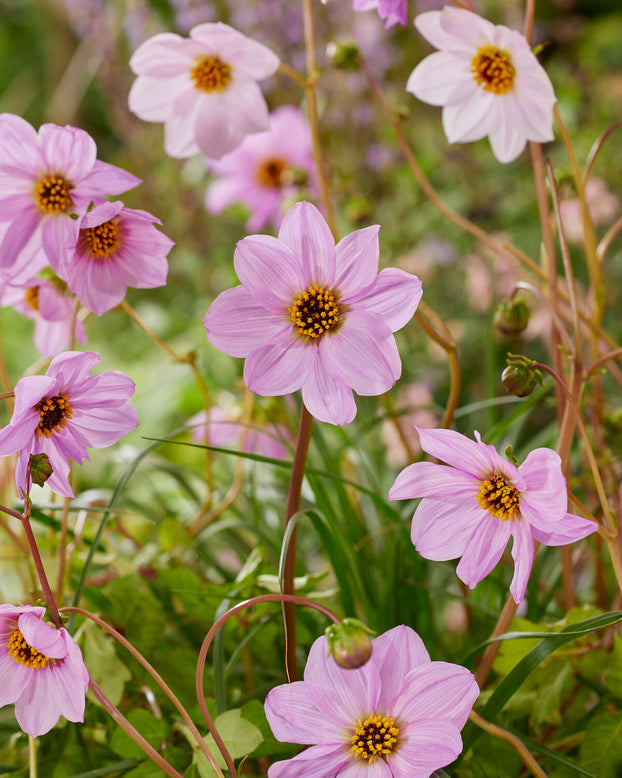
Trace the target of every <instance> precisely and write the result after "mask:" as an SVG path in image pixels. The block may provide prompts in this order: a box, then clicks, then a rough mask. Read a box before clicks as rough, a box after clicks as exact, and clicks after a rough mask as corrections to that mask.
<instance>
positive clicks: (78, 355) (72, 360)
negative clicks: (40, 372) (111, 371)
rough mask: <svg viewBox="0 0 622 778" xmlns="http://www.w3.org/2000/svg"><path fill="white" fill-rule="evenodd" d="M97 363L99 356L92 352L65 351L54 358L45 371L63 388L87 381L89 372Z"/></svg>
mask: <svg viewBox="0 0 622 778" xmlns="http://www.w3.org/2000/svg"><path fill="white" fill-rule="evenodd" d="M98 363H99V354H97V353H95V352H94V351H85V352H81V351H66V352H65V353H63V354H59V355H58V356H57V357H55V358H54V359H53V360H52V362H51V363H50V366H49V368H48V371H47V375H48V376H52V377H54V378H56V379H57V380H58V381H59V382H60V384H61V385H62V386H63V387H67V386H69V385H71V384H80V383H82V382H83V381H88V379H89V378H91V376H89V371H90V370H91V369H92V368H93V367H95V365H97V364H98Z"/></svg>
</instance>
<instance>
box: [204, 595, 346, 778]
mask: <svg viewBox="0 0 622 778" xmlns="http://www.w3.org/2000/svg"><path fill="white" fill-rule="evenodd" d="M262 602H291V603H297V604H298V605H308V606H309V607H310V608H315V610H317V611H319V612H320V613H323V614H324V615H325V616H326V617H327V618H329V619H330V620H331V621H332V622H334V623H335V624H339V623H340V622H339V619H338V618H337V617H336V616H335V614H334V613H332V612H331V611H329V610H328V608H324V606H323V605H318V604H317V603H315V602H312V601H311V600H307V599H305V598H304V597H297V596H296V595H294V594H263V595H261V596H260V597H252V598H251V599H250V600H244V602H240V603H238V604H237V605H234V606H233V608H230V609H229V610H228V611H227V612H226V613H223V615H222V616H221V617H220V618H219V619H217V620H216V621H215V622H214V624H213V625H212V626H211V628H210V630H209V632H208V633H207V635H206V636H205V639H204V640H203V643H202V645H201V650H200V651H199V658H198V660H197V672H196V693H197V700H198V703H199V708H200V709H201V713H202V715H203V718H204V719H205V723H206V724H207V728H208V729H209V731H210V733H211V735H212V737H213V738H214V741H215V742H216V745H217V746H218V748H219V749H220V753H221V754H222V756H223V758H224V760H225V762H226V764H227V770H229V778H237V773H236V771H235V765H234V764H233V760H232V759H231V755H230V754H229V752H228V751H227V748H226V746H225V744H224V742H223V740H222V738H221V737H220V734H219V733H218V730H217V729H216V727H215V726H214V722H213V720H212V717H211V716H210V713H209V711H208V709H207V705H206V704H205V694H204V692H203V680H204V676H205V660H206V659H207V652H208V651H209V647H210V645H211V643H212V640H213V639H214V636H215V635H216V633H217V632H218V630H219V629H220V628H221V627H222V625H223V624H225V623H226V622H227V621H228V620H229V619H230V618H231V617H232V616H235V614H236V613H238V612H239V611H242V610H245V609H246V608H252V607H253V606H254V605H259V604H261V603H262Z"/></svg>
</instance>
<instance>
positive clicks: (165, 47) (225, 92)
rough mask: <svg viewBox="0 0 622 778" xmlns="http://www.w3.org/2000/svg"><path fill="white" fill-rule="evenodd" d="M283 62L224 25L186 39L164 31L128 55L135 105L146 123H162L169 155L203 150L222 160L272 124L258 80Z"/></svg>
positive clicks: (202, 26)
mask: <svg viewBox="0 0 622 778" xmlns="http://www.w3.org/2000/svg"><path fill="white" fill-rule="evenodd" d="M278 66H279V58H278V57H277V56H276V54H274V53H273V52H272V51H270V49H268V48H266V47H265V46H263V45H262V44H261V43H258V42H257V41H254V40H252V39H251V38H247V37H246V36H244V35H242V33H240V32H238V31H237V30H234V29H233V28H232V27H229V26H228V25H226V24H223V23H222V22H215V23H211V22H207V23H205V24H199V25H198V26H196V27H194V28H193V29H192V30H191V31H190V37H189V38H182V37H181V36H179V35H175V34H173V33H160V34H159V35H154V36H153V37H152V38H149V40H146V41H145V42H144V43H143V44H142V45H141V46H139V47H138V49H137V50H136V51H135V52H134V54H133V56H132V58H131V60H130V67H131V68H132V70H133V71H134V73H136V75H137V76H138V78H137V79H136V81H135V82H134V84H133V85H132V88H131V90H130V95H129V105H130V110H131V111H133V112H134V113H135V114H136V115H137V116H139V117H140V118H141V119H144V120H145V121H148V122H164V148H165V150H166V153H167V154H170V156H171V157H189V156H192V154H195V153H197V152H198V151H202V152H203V154H205V155H206V156H207V157H212V158H215V159H218V158H219V157H222V156H223V155H224V154H227V153H228V152H230V151H233V149H234V148H236V147H237V146H239V145H240V143H241V142H242V140H243V139H244V137H245V136H246V135H248V134H249V133H253V132H261V131H262V130H267V129H268V128H269V126H270V125H269V119H268V108H267V106H266V103H265V100H264V98H263V95H262V94H261V90H260V89H259V87H258V86H257V81H258V80H261V79H264V78H267V77H268V76H271V75H272V74H273V73H274V72H275V71H276V69H277V68H278Z"/></svg>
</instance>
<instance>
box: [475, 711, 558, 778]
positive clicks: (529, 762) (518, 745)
mask: <svg viewBox="0 0 622 778" xmlns="http://www.w3.org/2000/svg"><path fill="white" fill-rule="evenodd" d="M469 720H470V721H472V722H473V723H474V724H476V725H477V726H478V727H479V728H480V729H483V730H484V732H488V734H489V735H492V736H493V737H497V738H499V739H500V740H505V742H506V743H509V744H510V745H511V746H512V748H513V749H514V750H515V751H516V753H517V754H518V755H519V756H520V758H521V759H522V761H523V764H524V765H525V767H526V768H527V769H528V770H529V771H530V772H531V774H532V775H535V776H536V778H548V777H547V774H546V773H545V772H544V770H543V769H542V768H541V767H540V765H539V764H538V763H537V761H536V759H535V757H534V756H533V754H532V753H531V752H530V751H529V749H528V748H527V746H526V745H525V744H524V743H523V741H522V740H521V739H520V738H519V737H518V736H517V735H514V734H513V733H512V732H508V731H507V729H503V728H502V727H498V726H497V725H496V724H492V723H491V722H490V721H486V719H483V718H482V717H481V716H480V715H479V713H476V712H475V711H474V710H472V711H471V712H470V713H469Z"/></svg>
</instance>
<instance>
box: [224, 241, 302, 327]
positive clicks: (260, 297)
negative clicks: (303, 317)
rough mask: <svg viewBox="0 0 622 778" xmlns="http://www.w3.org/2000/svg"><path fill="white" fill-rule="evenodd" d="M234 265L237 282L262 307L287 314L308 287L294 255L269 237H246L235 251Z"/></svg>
mask: <svg viewBox="0 0 622 778" xmlns="http://www.w3.org/2000/svg"><path fill="white" fill-rule="evenodd" d="M233 264H234V267H235V272H236V273H237V276H238V278H239V279H240V281H241V282H242V284H243V285H244V288H245V289H247V290H248V292H249V293H250V294H251V296H252V297H254V298H255V299H256V300H257V301H263V304H264V305H265V307H272V308H275V310H277V311H283V312H284V313H286V312H287V309H288V308H289V307H291V306H292V305H293V304H294V300H295V299H296V295H297V294H298V293H299V292H302V291H306V289H307V284H306V283H305V278H304V275H303V273H302V269H301V267H300V264H299V260H298V257H297V256H296V254H295V253H294V252H293V251H292V250H291V249H290V248H289V247H288V246H286V245H285V244H284V243H283V242H282V241H280V240H278V239H277V238H273V237H272V236H271V235H249V236H248V237H247V238H244V239H243V240H241V241H240V242H239V243H238V244H237V246H236V249H235V254H234V256H233Z"/></svg>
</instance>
